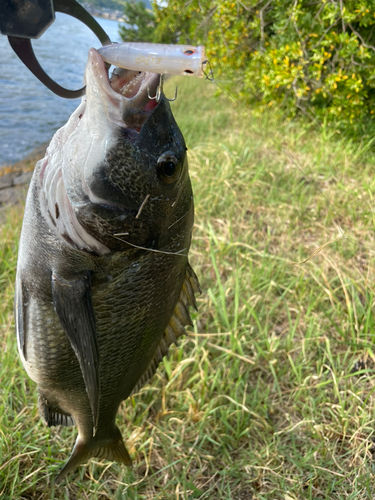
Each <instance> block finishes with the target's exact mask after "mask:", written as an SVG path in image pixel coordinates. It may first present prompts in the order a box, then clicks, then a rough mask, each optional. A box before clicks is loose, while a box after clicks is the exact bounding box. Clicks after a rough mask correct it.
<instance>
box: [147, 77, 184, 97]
mask: <svg viewBox="0 0 375 500" xmlns="http://www.w3.org/2000/svg"><path fill="white" fill-rule="evenodd" d="M163 86H164V75H160V83H159V85H158V86H157V88H156V95H155V96H154V97H151V96H150V89H149V88H148V87H147V96H148V98H149V99H155V100H156V102H160V99H161V96H162V94H163ZM164 97H165V98H166V99H167V101H169V102H172V101H175V100H176V99H177V87H176V90H175V94H174V98H173V99H168V97H167V96H166V95H165V94H164Z"/></svg>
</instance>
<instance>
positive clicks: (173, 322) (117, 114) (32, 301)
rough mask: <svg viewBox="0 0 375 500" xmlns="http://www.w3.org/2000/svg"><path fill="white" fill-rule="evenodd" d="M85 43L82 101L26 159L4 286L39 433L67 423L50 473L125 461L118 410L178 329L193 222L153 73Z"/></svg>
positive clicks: (186, 302)
mask: <svg viewBox="0 0 375 500" xmlns="http://www.w3.org/2000/svg"><path fill="white" fill-rule="evenodd" d="M114 73H115V74H114V75H113V76H112V78H111V81H109V79H108V75H107V70H106V67H105V65H104V62H103V60H102V58H101V57H100V55H99V54H98V52H97V51H96V50H94V49H91V50H90V52H89V57H88V63H87V67H86V71H85V81H86V86H87V91H86V96H85V97H84V98H83V100H82V103H81V104H80V106H79V107H78V108H77V110H76V111H75V112H74V113H73V114H72V116H71V117H70V119H69V121H68V123H67V124H66V125H65V126H64V127H62V128H61V129H60V130H59V131H58V132H57V133H56V135H55V136H54V137H53V139H52V141H51V144H50V145H49V147H48V149H47V153H46V156H45V158H44V159H43V160H41V161H39V162H38V163H37V165H36V168H35V172H34V175H33V179H32V182H31V185H30V189H29V193H28V196H27V201H26V209H25V216H24V221H23V227H22V234H21V242H20V250H19V257H18V268H17V279H16V300H15V314H16V330H17V339H18V349H19V353H20V356H21V359H22V363H23V365H24V367H25V369H26V371H27V373H28V375H29V377H30V378H31V379H32V380H33V381H34V382H36V384H37V385H38V392H39V410H40V413H41V416H42V417H43V419H44V420H45V422H46V423H47V424H48V425H49V426H53V425H76V426H77V428H78V437H77V441H76V444H75V446H74V449H73V452H72V455H71V457H70V459H69V461H68V462H67V463H66V465H65V466H64V468H63V469H62V471H61V472H60V474H59V476H58V477H57V480H61V479H62V478H63V477H64V476H65V475H66V474H67V473H68V472H69V471H70V470H72V469H73V468H75V467H76V466H77V465H79V464H80V463H82V462H84V461H86V460H87V459H89V458H90V457H94V456H95V457H102V458H107V459H109V460H115V461H119V462H123V463H125V464H130V463H131V459H130V457H129V454H128V452H127V450H126V448H125V445H124V442H123V439H122V436H121V433H120V430H119V429H118V427H117V426H116V423H115V420H116V413H117V410H118V407H119V404H120V403H121V401H123V400H124V399H126V398H127V397H128V396H129V395H130V394H131V393H132V392H133V391H134V390H135V389H138V388H139V387H141V386H142V385H143V384H144V383H145V382H147V380H148V379H149V378H150V377H151V376H152V375H153V373H154V372H155V370H156V368H157V366H158V364H159V362H160V361H161V359H162V357H163V356H164V355H165V354H166V353H167V351H168V347H169V346H170V344H171V343H172V342H175V341H176V338H177V337H179V336H180V335H182V334H183V333H185V330H184V326H186V325H188V324H190V323H191V322H190V318H189V312H188V309H189V306H194V305H195V299H194V294H195V293H197V292H198V291H199V285H198V281H197V278H196V276H195V274H194V272H193V270H192V268H191V267H190V265H189V262H188V257H187V254H188V250H189V246H190V241H191V231H192V225H193V218H194V208H193V193H192V189H191V184H190V179H189V173H188V165H187V159H186V147H185V142H184V139H183V136H182V134H181V132H180V130H179V128H178V126H177V124H176V122H175V120H174V118H173V115H172V112H171V110H170V106H169V103H168V101H167V100H166V99H165V98H164V97H163V96H162V98H161V100H160V102H159V103H156V102H155V101H153V100H150V99H149V97H148V88H149V92H150V95H155V90H156V87H157V85H158V83H159V75H156V74H150V73H141V72H135V71H127V70H123V69H117V70H116V71H115V72H114Z"/></svg>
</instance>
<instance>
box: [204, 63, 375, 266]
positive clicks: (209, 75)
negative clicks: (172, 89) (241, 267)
mask: <svg viewBox="0 0 375 500" xmlns="http://www.w3.org/2000/svg"><path fill="white" fill-rule="evenodd" d="M202 71H203V74H204V76H205V77H206V80H208V81H210V82H211V83H213V84H215V85H216V86H217V87H218V88H219V89H220V90H221V91H222V92H223V93H224V94H225V95H226V96H227V97H228V98H229V99H230V100H231V101H232V102H234V103H235V104H236V105H238V104H239V103H240V100H239V98H237V97H235V96H234V95H233V94H232V93H231V92H230V91H229V90H228V89H226V88H225V87H224V86H222V85H220V83H221V81H218V80H217V79H216V78H214V74H213V69H212V66H211V64H210V62H209V61H208V60H206V61H203V63H202ZM242 111H244V113H245V114H246V115H247V117H248V118H249V119H250V120H251V118H252V116H251V114H250V112H249V111H248V110H247V109H246V108H245V107H242ZM314 118H315V120H316V121H317V122H318V119H317V118H316V117H314ZM252 132H254V133H255V134H256V135H258V137H260V138H262V139H263V136H262V135H261V134H260V133H259V132H258V131H257V130H256V129H254V128H253V129H252ZM268 138H269V139H270V141H271V142H272V144H273V145H274V146H275V148H276V150H279V151H282V152H283V153H284V155H285V156H286V157H287V158H288V160H289V161H290V162H291V163H292V164H293V165H294V166H295V167H296V168H297V169H298V170H299V171H300V172H301V173H302V175H303V176H304V177H305V178H306V179H308V175H307V174H306V173H305V172H304V170H303V169H302V167H301V166H300V165H299V164H298V163H297V161H296V160H295V159H294V158H293V157H292V156H291V155H290V153H288V152H287V151H286V150H285V149H284V148H283V146H282V145H281V144H280V143H279V142H278V141H277V140H276V139H275V137H274V136H272V135H270V136H268ZM316 189H317V190H318V191H319V192H320V194H321V195H322V196H323V198H324V199H325V200H326V201H327V202H328V204H329V205H330V206H331V207H332V208H333V209H334V212H335V213H336V214H337V215H338V216H340V217H341V216H342V212H340V211H339V210H338V209H337V207H336V205H335V204H334V202H332V201H331V200H330V199H329V198H328V197H327V196H326V195H325V194H324V192H323V190H322V189H320V188H316ZM343 191H344V192H345V193H347V194H348V195H350V194H349V193H348V192H347V191H346V190H345V189H343ZM369 207H370V210H371V213H372V214H373V210H372V207H371V205H369ZM373 215H374V214H373ZM334 225H335V226H336V229H337V230H338V232H339V236H338V237H337V238H335V239H332V240H330V241H328V242H326V243H325V244H323V245H321V246H320V247H319V248H317V249H316V250H315V251H314V252H313V253H312V255H311V256H310V257H308V258H307V259H305V260H303V261H302V262H300V263H297V262H296V263H295V264H303V263H305V262H307V261H309V260H310V259H311V258H312V257H314V256H315V255H317V254H318V253H320V252H321V251H322V250H323V249H324V248H325V247H327V246H328V245H331V244H332V243H335V242H336V241H338V240H341V239H345V240H348V241H350V242H351V243H353V244H355V245H356V244H357V243H356V242H355V241H354V240H352V239H351V238H349V237H348V236H345V233H344V230H343V229H342V228H341V227H340V226H339V225H338V224H336V223H334ZM355 253H356V252H355ZM355 253H354V254H353V255H355Z"/></svg>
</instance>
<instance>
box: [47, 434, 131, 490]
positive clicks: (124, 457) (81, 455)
mask: <svg viewBox="0 0 375 500" xmlns="http://www.w3.org/2000/svg"><path fill="white" fill-rule="evenodd" d="M93 457H98V458H104V459H106V460H110V461H112V462H120V463H123V464H125V465H129V466H130V465H131V464H132V459H131V458H130V455H129V453H128V450H127V449H126V447H125V444H124V441H123V439H122V436H121V432H120V429H119V428H118V427H117V426H115V437H114V438H113V439H112V440H111V441H110V440H108V439H97V437H96V436H95V437H94V438H93V439H92V440H91V441H90V442H89V443H85V442H83V440H82V439H81V438H80V437H79V436H78V437H77V440H76V443H75V445H74V448H73V451H72V454H71V455H70V458H69V460H68V461H67V462H66V464H65V465H64V467H63V468H62V469H61V471H60V472H59V474H58V476H57V477H56V479H55V483H59V482H60V481H62V479H64V477H65V476H66V475H67V474H68V473H69V472H70V471H72V470H73V469H75V468H76V467H78V465H80V464H82V463H83V462H86V461H87V460H89V459H90V458H93Z"/></svg>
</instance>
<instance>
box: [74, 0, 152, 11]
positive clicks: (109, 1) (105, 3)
mask: <svg viewBox="0 0 375 500" xmlns="http://www.w3.org/2000/svg"><path fill="white" fill-rule="evenodd" d="M79 1H80V3H81V4H82V5H85V4H86V5H90V6H91V7H92V8H93V9H103V10H112V11H115V10H119V11H121V12H122V11H123V7H124V5H125V3H126V0H79ZM137 1H141V0H137ZM143 3H144V4H145V5H146V7H148V8H149V9H151V2H150V0H143Z"/></svg>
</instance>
